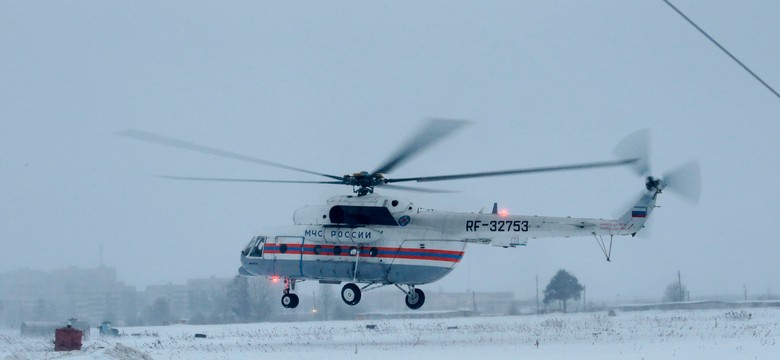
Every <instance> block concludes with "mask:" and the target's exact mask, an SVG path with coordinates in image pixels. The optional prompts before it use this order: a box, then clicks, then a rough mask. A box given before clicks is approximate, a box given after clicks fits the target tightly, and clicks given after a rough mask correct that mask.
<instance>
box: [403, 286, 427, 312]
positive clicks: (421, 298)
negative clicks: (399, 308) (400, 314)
mask: <svg viewBox="0 0 780 360" xmlns="http://www.w3.org/2000/svg"><path fill="white" fill-rule="evenodd" d="M423 304H425V293H424V292H423V291H422V290H420V289H414V292H413V293H412V294H407V295H406V306H407V307H408V308H410V309H412V310H417V309H419V308H421V307H422V306H423Z"/></svg>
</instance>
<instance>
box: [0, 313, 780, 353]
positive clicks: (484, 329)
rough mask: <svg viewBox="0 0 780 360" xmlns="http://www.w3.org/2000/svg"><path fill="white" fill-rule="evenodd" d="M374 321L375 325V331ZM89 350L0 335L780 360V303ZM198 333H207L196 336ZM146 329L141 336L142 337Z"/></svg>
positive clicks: (239, 346)
mask: <svg viewBox="0 0 780 360" xmlns="http://www.w3.org/2000/svg"><path fill="white" fill-rule="evenodd" d="M367 325H376V327H375V328H374V329H369V328H367ZM121 331H123V332H124V333H126V334H128V335H129V334H136V335H135V336H132V335H130V336H123V337H118V338H105V337H100V336H99V335H96V334H97V332H96V331H94V330H93V337H92V339H90V340H88V341H86V342H85V343H84V345H85V346H84V349H83V350H82V351H74V352H65V353H55V352H53V351H52V348H53V345H52V344H51V339H41V338H23V337H20V336H19V335H18V334H17V333H16V332H10V331H6V332H2V333H0V358H3V359H13V360H21V359H57V358H68V359H121V360H130V359H258V358H273V359H335V358H342V359H343V358H367V359H372V360H382V359H399V358H403V359H442V358H450V359H477V358H480V357H481V358H482V359H483V360H487V359H490V360H494V359H648V360H649V359H671V358H681V359H707V360H715V359H780V343H779V341H778V340H780V338H778V331H780V309H744V310H741V309H738V310H725V309H724V310H700V311H646V312H624V313H618V314H617V316H614V317H611V316H607V314H606V313H587V314H568V315H562V314H551V315H538V316H537V315H533V316H511V317H477V318H454V319H419V320H377V321H371V320H365V321H331V322H298V323H260V324H241V325H208V326H194V325H175V326H167V327H143V328H123V329H121ZM196 333H202V334H206V335H207V338H205V339H204V338H195V337H194V335H195V334H196ZM138 334H140V335H138Z"/></svg>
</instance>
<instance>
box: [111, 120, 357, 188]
mask: <svg viewBox="0 0 780 360" xmlns="http://www.w3.org/2000/svg"><path fill="white" fill-rule="evenodd" d="M115 134H116V135H119V136H124V137H128V138H131V139H135V140H141V141H146V142H150V143H154V144H158V145H164V146H170V147H174V148H178V149H184V150H190V151H195V152H199V153H202V154H208V155H214V156H220V157H224V158H228V159H234V160H241V161H247V162H251V163H255V164H261V165H267V166H273V167H277V168H282V169H287V170H292V171H298V172H302V173H307V174H313V175H319V176H324V177H327V178H331V179H335V180H341V179H342V178H341V176H335V175H328V174H322V173H318V172H314V171H310V170H306V169H300V168H296V167H292V166H288V165H284V164H279V163H275V162H272V161H267V160H262V159H258V158H255V157H251V156H246V155H241V154H236V153H234V152H230V151H225V150H220V149H216V148H212V147H208V146H204V145H199V144H195V143H191V142H188V141H184V140H179V139H174V138H171V137H167V136H163V135H157V134H154V133H150V132H148V131H143V130H136V129H127V130H122V131H118V132H116V133H115Z"/></svg>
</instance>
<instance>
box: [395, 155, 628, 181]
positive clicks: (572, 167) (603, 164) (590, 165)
mask: <svg viewBox="0 0 780 360" xmlns="http://www.w3.org/2000/svg"><path fill="white" fill-rule="evenodd" d="M637 161H639V159H636V158H635V159H624V160H615V161H603V162H593V163H586V164H573V165H560V166H545V167H538V168H526V169H513V170H500V171H487V172H478V173H469V174H454V175H440V176H424V177H413V178H401V179H387V182H388V183H396V182H404V181H416V182H426V181H443V180H457V179H469V178H478V177H488V176H502V175H516V174H529V173H540V172H550V171H563V170H581V169H593V168H600V167H610V166H621V165H628V164H633V163H635V162H637Z"/></svg>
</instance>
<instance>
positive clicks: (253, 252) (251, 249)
mask: <svg viewBox="0 0 780 360" xmlns="http://www.w3.org/2000/svg"><path fill="white" fill-rule="evenodd" d="M264 245H265V237H264V236H256V237H254V238H252V240H250V241H249V244H247V245H246V248H244V250H243V251H241V254H243V255H244V256H248V257H262V256H263V246H264Z"/></svg>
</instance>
